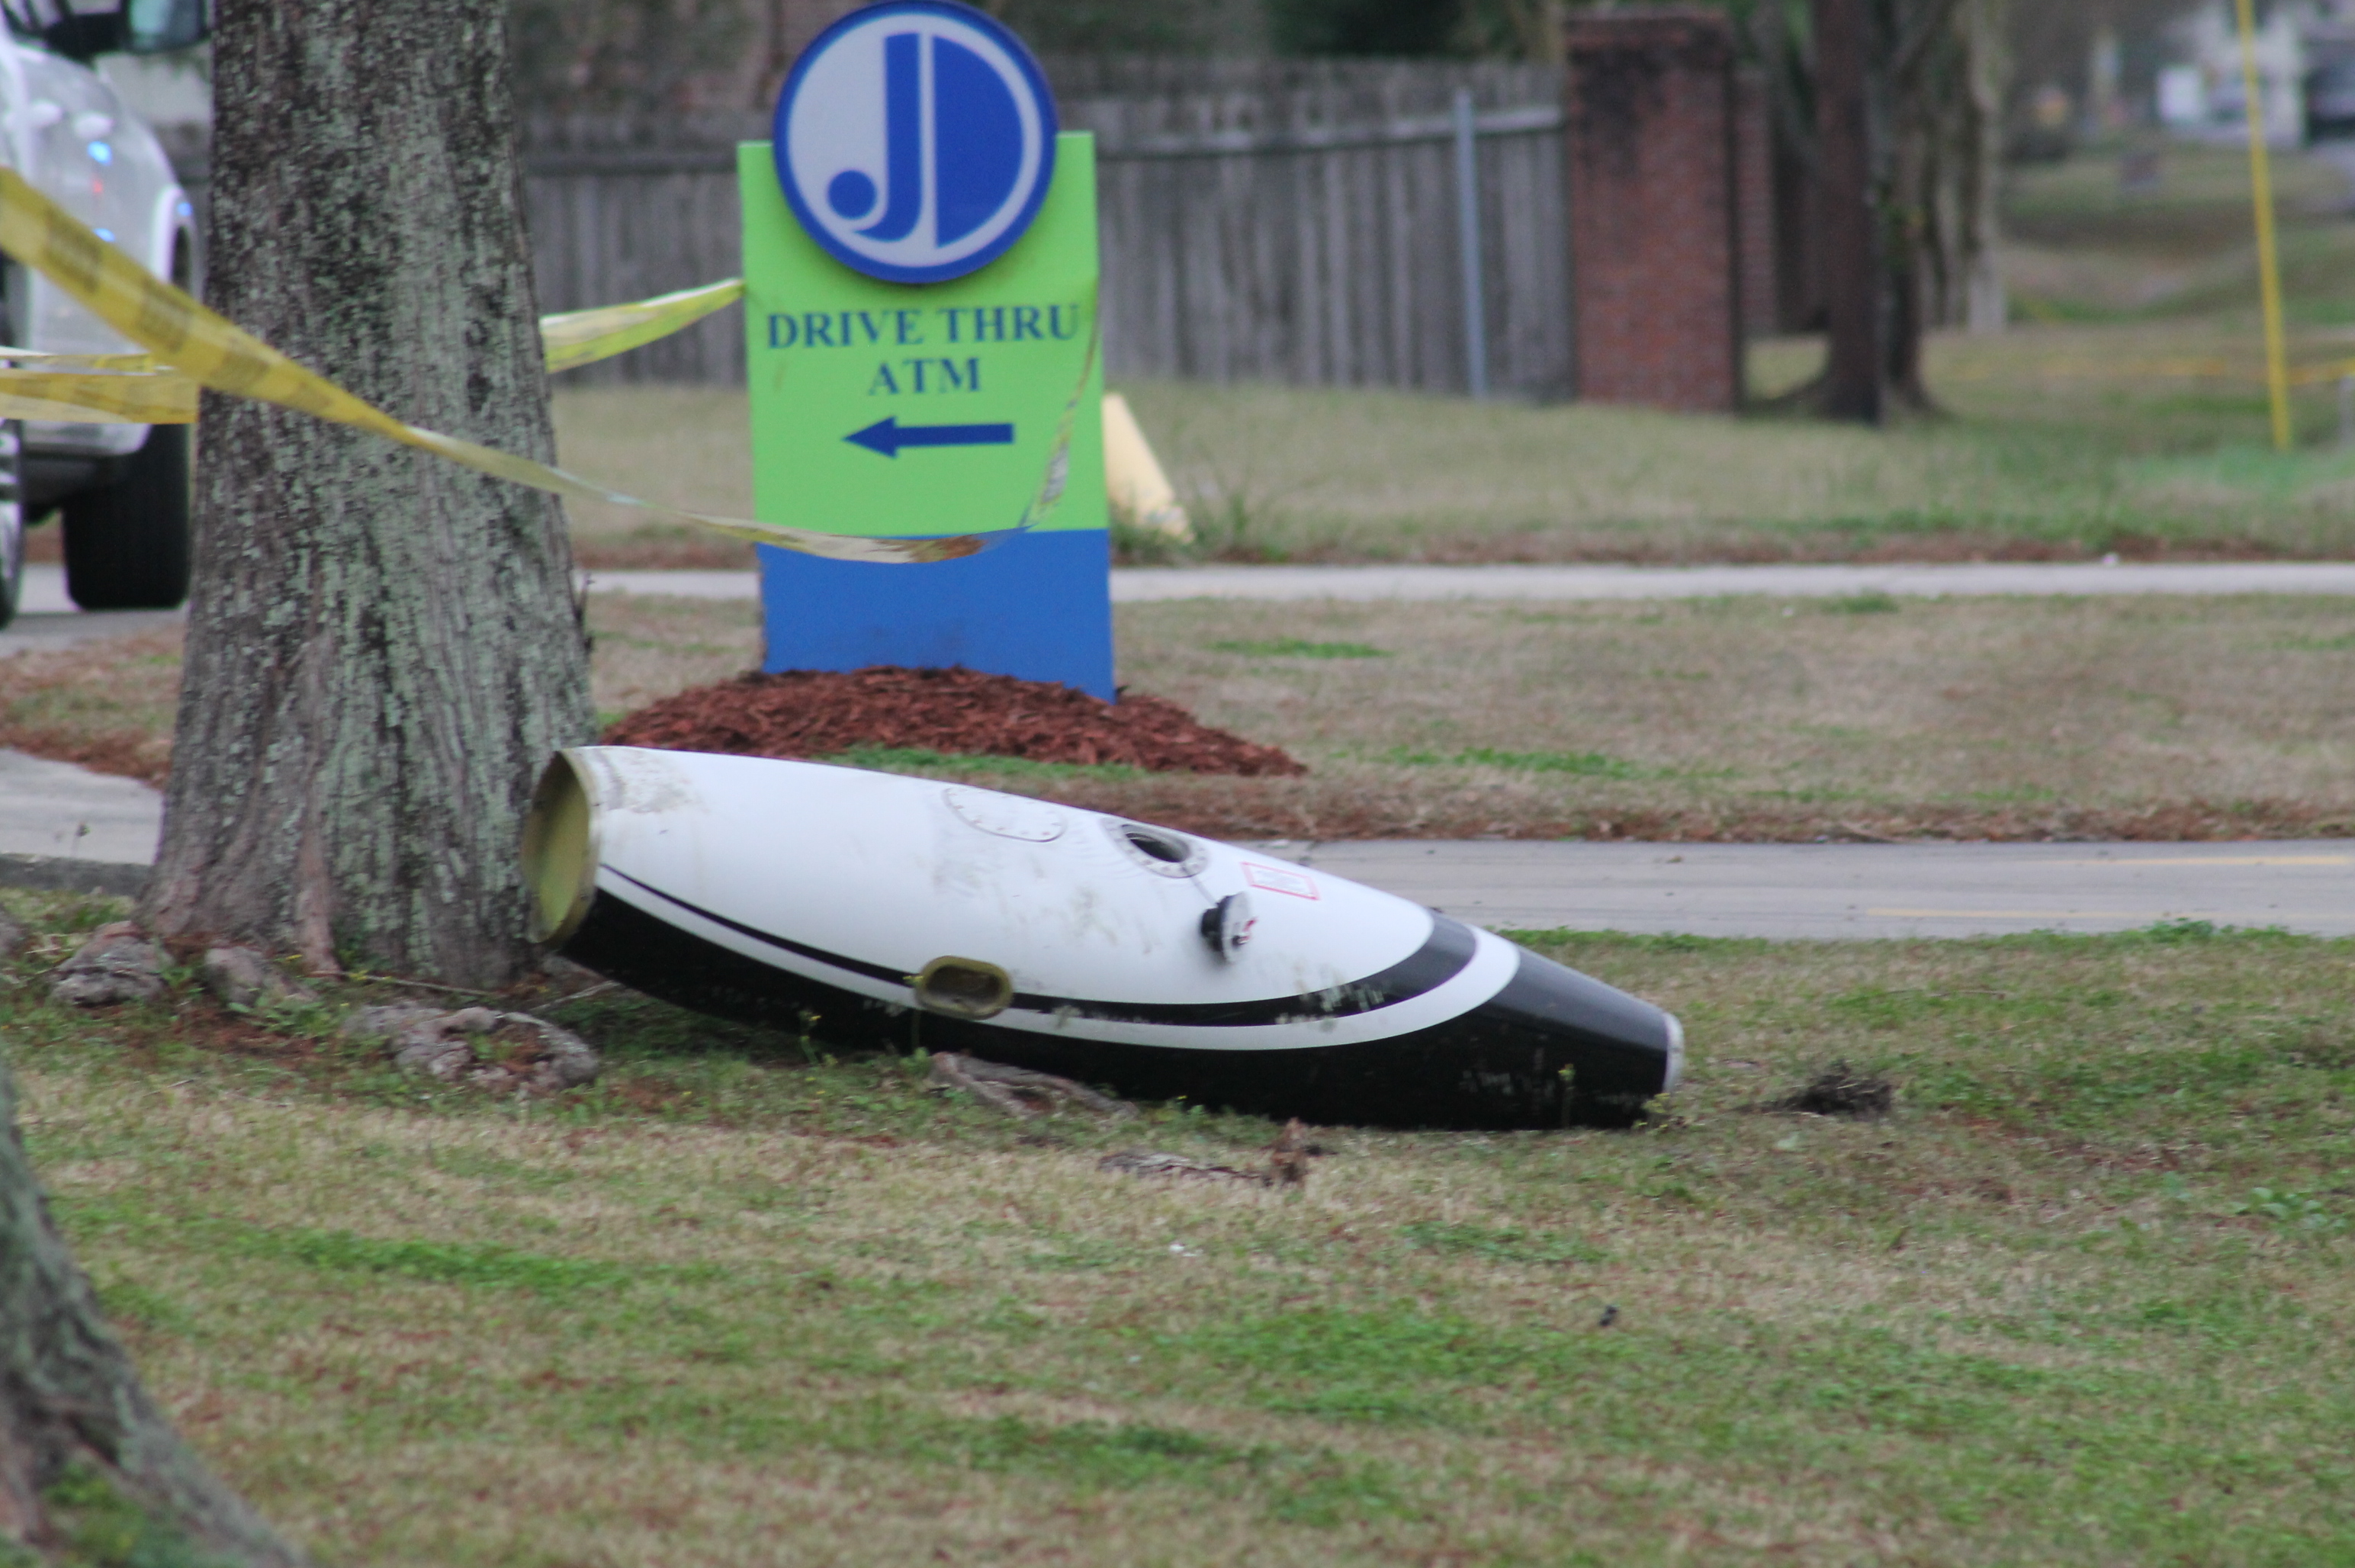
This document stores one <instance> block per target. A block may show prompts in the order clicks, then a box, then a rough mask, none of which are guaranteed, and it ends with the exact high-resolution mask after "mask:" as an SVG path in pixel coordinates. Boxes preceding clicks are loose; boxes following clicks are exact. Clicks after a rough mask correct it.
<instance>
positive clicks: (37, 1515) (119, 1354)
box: [0, 1067, 303, 1568]
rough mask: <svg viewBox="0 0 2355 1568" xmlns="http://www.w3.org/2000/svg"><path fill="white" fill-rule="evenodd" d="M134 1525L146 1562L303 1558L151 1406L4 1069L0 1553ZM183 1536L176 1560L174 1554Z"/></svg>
mask: <svg viewBox="0 0 2355 1568" xmlns="http://www.w3.org/2000/svg"><path fill="white" fill-rule="evenodd" d="M92 1514H97V1515H100V1516H101V1518H103V1519H104V1520H106V1521H108V1522H110V1523H112V1524H114V1525H115V1526H116V1527H117V1528H118V1530H119V1529H120V1528H121V1527H122V1525H123V1523H124V1522H125V1516H126V1515H129V1516H132V1518H133V1519H134V1520H136V1523H135V1526H134V1528H135V1530H136V1532H137V1534H138V1535H139V1536H140V1537H141V1542H142V1545H143V1546H152V1548H154V1549H153V1550H150V1551H147V1552H144V1557H143V1560H149V1561H156V1562H164V1561H171V1562H186V1561H192V1560H193V1559H194V1554H193V1553H191V1552H187V1551H186V1550H185V1548H186V1546H190V1545H193V1546H195V1547H197V1548H198V1549H200V1550H201V1551H202V1552H204V1553H206V1554H207V1557H206V1560H208V1561H213V1560H218V1559H224V1558H225V1559H227V1560H229V1561H230V1562H234V1563H250V1564H256V1565H263V1564H268V1565H273V1568H275V1565H281V1564H282V1565H287V1568H293V1565H294V1564H299V1563H302V1562H303V1557H302V1554H301V1553H300V1552H296V1551H294V1550H293V1548H292V1547H290V1546H288V1545H287V1544H286V1543H285V1542H284V1541H281V1540H279V1539H278V1537H277V1536H275V1535H273V1534H272V1532H271V1530H270V1527H269V1526H268V1525H266V1524H264V1523H262V1521H261V1519H260V1518H258V1517H257V1516H256V1515H255V1514H254V1512H253V1510H252V1509H250V1508H248V1507H247V1506H246V1505H245V1503H244V1502H243V1501H242V1500H240V1499H239V1498H238V1496H237V1494H236V1493H234V1492H232V1491H230V1490H229V1488H227V1487H226V1486H223V1485H222V1484H221V1482H220V1481H219V1480H218V1478H217V1477H214V1476H213V1474H212V1473H211V1472H210V1471H208V1470H207V1469H206V1468H205V1467H204V1465H203V1463H202V1462H201V1461H200V1460H198V1459H197V1456H195V1455H194V1454H193V1453H191V1452H190V1451H189V1450H188V1447H187V1445H186V1444H184V1443H182V1442H181V1441H180V1438H179V1435H177V1434H176V1433H175V1432H174V1431H173V1430H172V1426H171V1424H170V1423H169V1422H168V1421H166V1420H165V1417H164V1413H163V1412H162V1411H160V1410H159V1409H157V1408H156V1406H155V1401H154V1400H152V1399H150V1398H149V1397H148V1395H147V1392H146V1390H145V1389H144V1388H142V1387H141V1386H140V1383H139V1377H138V1374H137V1373H136V1372H134V1371H133V1370H132V1366H131V1360H130V1358H129V1357H128V1356H126V1355H124V1354H123V1347H122V1346H121V1345H120V1344H118V1343H117V1342H116V1341H115V1339H114V1336H113V1335H112V1334H111V1333H110V1332H108V1330H107V1328H106V1324H105V1322H104V1321H103V1320H102V1319H101V1317H100V1316H99V1311H98V1303H97V1300H96V1299H95V1298H94V1297H93V1296H92V1295H91V1288H90V1281H89V1280H88V1279H87V1278H86V1277H84V1275H83V1274H82V1272H81V1270H80V1268H78V1267H76V1266H75V1264H74V1261H73V1258H72V1257H71V1256H70V1255H69V1253H67V1251H66V1244H65V1240H64V1238H62V1237H61V1236H59V1234H58V1231H57V1227H56V1225H55V1224H53V1223H52V1222H51V1221H50V1219H49V1212H48V1203H47V1202H46V1200H44V1199H43V1198H42V1196H41V1189H40V1184H39V1183H38V1182H37V1180H35V1179H34V1176H33V1168H32V1166H31V1164H30V1163H29V1162H27V1159H26V1157H25V1145H24V1142H23V1140H22V1139H21V1138H20V1137H19V1136H17V1132H16V1086H15V1083H14V1082H13V1081H12V1079H11V1078H10V1076H9V1074H8V1072H7V1070H6V1069H5V1067H0V1556H5V1555H6V1553H5V1544H6V1543H13V1544H15V1545H17V1546H20V1547H24V1548H27V1549H29V1550H30V1551H32V1552H35V1553H36V1554H37V1555H38V1556H40V1557H42V1558H45V1559H46V1558H53V1557H58V1556H60V1555H64V1554H66V1553H67V1552H68V1549H69V1548H70V1547H71V1545H72V1544H73V1542H72V1537H73V1535H74V1534H75V1533H76V1531H75V1527H76V1525H77V1524H78V1523H81V1522H84V1521H87V1520H89V1519H90V1517H91V1515H92ZM175 1542H177V1543H178V1544H180V1545H181V1546H182V1548H183V1550H181V1551H180V1552H177V1553H174V1552H172V1551H170V1550H169V1548H170V1547H171V1546H172V1545H173V1544H174V1543H175Z"/></svg>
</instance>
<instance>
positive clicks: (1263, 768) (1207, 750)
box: [605, 665, 1307, 777]
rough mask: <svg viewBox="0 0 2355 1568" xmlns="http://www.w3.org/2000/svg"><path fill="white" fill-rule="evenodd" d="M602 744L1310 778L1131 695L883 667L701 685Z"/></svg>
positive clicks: (1287, 761)
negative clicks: (877, 753)
mask: <svg viewBox="0 0 2355 1568" xmlns="http://www.w3.org/2000/svg"><path fill="white" fill-rule="evenodd" d="M605 743H606V744H607V745H611V746H658V747H664V748H666V749H669V750H672V751H680V752H731V753H734V754H737V755H741V756H752V757H830V756H837V755H839V754H841V753H843V752H852V751H856V750H858V749H860V748H866V747H876V748H883V749H887V750H917V751H924V752H935V753H956V752H972V753H981V754H986V755H989V756H996V757H1012V758H1018V759H1020V760H1022V761H1025V762H1034V763H1075V764H1078V765H1080V766H1083V767H1093V766H1101V765H1112V766H1116V767H1123V768H1142V769H1146V770H1149V771H1152V772H1177V773H1233V774H1241V775H1243V776H1246V777H1257V776H1268V775H1282V774H1295V773H1305V772H1306V771H1307V770H1305V768H1303V767H1302V766H1301V765H1300V764H1299V763H1297V762H1295V761H1294V760H1293V759H1292V758H1291V757H1289V756H1286V755H1285V754H1284V752H1283V751H1282V750H1281V749H1280V748H1277V747H1274V746H1263V745H1260V744H1258V743H1256V742H1254V741H1246V740H1244V739H1243V738H1242V737H1241V736H1240V735H1231V734H1229V733H1227V732H1226V731H1223V730H1214V729H1212V728H1210V727H1209V725H1206V724H1203V723H1201V722H1200V721H1199V720H1197V719H1195V717H1194V716H1193V715H1192V714H1190V713H1188V712H1187V711H1186V710H1185V709H1182V708H1180V707H1178V706H1177V704H1175V703H1173V702H1170V701H1168V700H1167V699H1163V698H1158V697H1150V696H1146V695H1143V694H1139V693H1131V694H1129V695H1127V696H1125V697H1124V699H1123V700H1121V701H1120V702H1118V703H1110V702H1105V701H1103V699H1099V698H1094V697H1090V696H1089V695H1088V694H1087V693H1085V692H1083V691H1074V690H1073V689H1071V688H1070V687H1068V686H1059V685H1056V684H1055V683H1053V682H1051V681H1040V680H1018V679H1016V678H1014V677H1012V676H1005V675H983V674H981V673H979V672H978V671H975V670H969V669H964V668H952V669H903V668H900V667H892V666H882V665H878V666H873V667H869V668H867V669H861V670H849V671H830V670H786V671H783V672H782V673H780V674H776V675H744V676H739V677H736V678H735V679H734V680H730V681H724V682H721V683H720V684H719V685H717V686H706V687H698V688H696V689H694V690H691V691H683V692H680V693H679V694H678V695H677V696H676V697H670V698H666V699H664V700H662V701H660V702H656V703H654V704H652V705H650V706H648V707H645V708H642V709H639V710H638V711H637V712H635V713H633V714H631V715H630V716H629V717H628V718H627V719H624V720H622V721H621V722H620V723H619V724H616V725H614V726H613V728H612V729H610V730H608V731H606V732H605Z"/></svg>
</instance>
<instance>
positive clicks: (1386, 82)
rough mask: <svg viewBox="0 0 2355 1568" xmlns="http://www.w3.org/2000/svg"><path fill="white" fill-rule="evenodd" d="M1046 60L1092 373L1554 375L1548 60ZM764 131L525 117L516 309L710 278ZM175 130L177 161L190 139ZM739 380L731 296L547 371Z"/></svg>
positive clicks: (1397, 378) (735, 243) (1555, 256)
mask: <svg viewBox="0 0 2355 1568" xmlns="http://www.w3.org/2000/svg"><path fill="white" fill-rule="evenodd" d="M1049 69H1050V75H1051V76H1052V77H1053V78H1054V81H1055V91H1056V96H1057V100H1058V104H1059V107H1060V111H1061V113H1062V117H1063V121H1064V123H1065V125H1066V126H1067V128H1069V129H1072V130H1083V131H1092V132H1094V133H1095V134H1096V145H1097V169H1098V176H1097V177H1098V204H1099V208H1100V213H1101V233H1102V240H1103V280H1104V281H1103V311H1104V356H1105V368H1106V370H1107V373H1108V374H1109V375H1110V376H1112V377H1113V378H1114V379H1115V380H1117V379H1120V378H1123V377H1136V376H1159V377H1185V378H1193V379H1205V380H1213V381H1225V380H1240V379H1268V380H1279V381H1291V382H1297V383H1303V384H1309V385H1325V386H1389V387H1410V388H1419V389H1429V390H1435V391H1463V390H1466V389H1469V388H1471V387H1472V385H1473V384H1474V382H1475V379H1478V378H1481V376H1482V372H1484V371H1485V379H1486V381H1487V385H1488V386H1489V387H1491V388H1493V389H1497V390H1503V391H1513V392H1519V393H1524V394H1540V395H1545V394H1556V393H1563V394H1566V393H1567V391H1568V390H1569V388H1570V385H1571V379H1572V344H1571V340H1570V310H1569V291H1570V283H1569V276H1568V249H1567V242H1566V239H1565V229H1566V225H1565V222H1564V214H1563V177H1562V163H1561V81H1560V78H1559V75H1558V73H1556V72H1554V71H1552V70H1550V69H1545V68H1543V67H1529V66H1504V65H1455V64H1446V63H1423V62H1412V63H1401V62H1388V61H1381V62H1357V61H1214V60H1119V59H1114V60H1086V59H1081V60H1070V59H1065V60H1052V61H1050V62H1049ZM768 134H769V125H768V121H767V118H766V116H764V115H759V114H725V113H723V114H690V115H669V116H663V117H660V118H621V117H611V116H600V117H578V118H564V119H542V120H537V121H534V122H532V123H530V124H529V125H528V127H527V133H526V140H525V146H526V154H525V160H526V161H525V167H526V179H525V188H526V199H527V206H528V210H529V217H530V223H531V234H532V243H533V246H534V249H535V251H536V253H537V255H538V271H539V289H540V304H541V308H542V309H544V310H549V311H560V310H574V309H579V308H581V307H583V306H587V305H593V304H613V303H615V302H618V301H623V300H630V299H641V298H645V297H646V296H647V295H650V294H656V293H666V292H667V291H669V290H673V289H680V288H687V287H689V286H691V285H693V284H697V283H709V282H710V281H711V280H713V279H715V278H724V277H730V276H732V275H734V273H735V272H737V271H738V270H739V268H740V265H741V261H740V257H739V251H738V247H739V243H740V230H739V219H738V212H737V194H736V182H735V148H736V144H738V143H739V142H742V141H757V140H763V139H765V138H766V137H767V136H768ZM176 151H178V152H180V154H181V156H182V158H183V164H182V167H183V171H184V173H186V174H191V175H196V176H199V177H200V176H201V153H200V150H199V149H197V148H194V147H188V148H182V149H176ZM1467 154H1468V155H1469V156H1468V157H1467ZM1467 168H1468V169H1469V171H1470V173H1471V176H1472V177H1471V178H1470V180H1469V181H1467V180H1466V178H1465V174H1466V171H1467ZM1467 197H1469V199H1467ZM1475 279H1476V280H1477V283H1478V286H1477V287H1476V288H1473V287H1469V286H1467V285H1468V284H1469V283H1471V282H1472V281H1473V280H1475ZM743 377H744V345H743V326H742V320H741V313H740V312H739V311H737V310H733V309H731V310H730V311H727V312H724V313H722V314H721V315H717V316H714V317H712V318H711V319H709V320H708V321H706V322H704V323H702V324H700V325H698V326H695V327H692V328H690V329H688V330H687V331H686V332H683V333H680V334H678V335H677V336H674V337H671V338H668V339H666V340H665V341H663V342H660V343H656V344H653V345H651V346H649V347H645V348H641V349H638V350H636V351H635V352H634V353H631V354H628V355H625V356H623V357H621V358H619V359H615V360H612V361H608V362H607V363H606V364H603V365H601V366H597V367H593V368H589V369H586V370H581V371H575V372H572V373H570V376H569V378H568V381H569V383H570V384H573V385H578V384H581V383H582V382H584V381H640V380H655V381H700V382H719V383H741V381H742V379H743Z"/></svg>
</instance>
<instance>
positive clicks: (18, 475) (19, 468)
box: [0, 420, 25, 626]
mask: <svg viewBox="0 0 2355 1568" xmlns="http://www.w3.org/2000/svg"><path fill="white" fill-rule="evenodd" d="M24 597H25V427H24V426H23V425H22V424H21V423H19V422H18V421H16V420H0V626H5V625H6V624H8V623H9V622H11V621H13V620H15V619H16V606H17V604H18V603H20V602H21V601H22V600H23V599H24Z"/></svg>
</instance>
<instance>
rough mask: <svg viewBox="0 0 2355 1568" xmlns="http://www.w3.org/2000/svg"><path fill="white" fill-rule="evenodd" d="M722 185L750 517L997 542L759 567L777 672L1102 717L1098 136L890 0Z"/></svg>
mask: <svg viewBox="0 0 2355 1568" xmlns="http://www.w3.org/2000/svg"><path fill="white" fill-rule="evenodd" d="M738 175H739V179H740V182H741V187H742V191H743V204H744V284H745V323H746V332H747V334H748V341H747V344H746V347H747V349H748V354H747V359H748V364H749V373H750V381H751V419H752V457H753V489H754V506H755V509H756V512H757V515H758V516H760V517H762V518H764V519H768V520H772V521H776V522H784V523H791V524H794V526H796V527H801V528H824V529H826V530H829V531H831V532H836V533H846V534H862V535H868V536H883V535H889V536H895V537H932V536H941V535H950V534H981V535H985V536H990V547H989V548H988V549H985V550H983V551H982V552H981V553H980V554H978V555H975V556H970V557H967V558H965V559H964V560H954V561H948V562H943V563H941V564H937V565H929V566H881V565H875V564H872V563H866V562H856V561H835V560H819V559H817V558H815V557H813V556H806V555H800V554H795V553H793V552H791V551H786V550H780V549H769V548H766V547H763V548H762V550H761V558H762V559H761V568H762V601H763V605H764V613H765V615H766V620H767V632H768V656H767V658H766V661H765V667H766V668H768V669H772V670H780V669H856V668H858V667H860V666H863V665H870V664H894V665H914V666H933V667H937V666H945V665H954V664H961V665H964V666H967V667H971V668H974V669H980V670H986V671H989V672H992V673H995V674H1002V675H1014V676H1020V677H1024V678H1025V679H1029V680H1053V681H1061V682H1063V683H1065V684H1067V685H1071V686H1075V687H1078V688H1081V689H1082V690H1086V691H1090V692H1093V693H1094V694H1095V695H1097V696H1099V697H1103V698H1106V699H1109V698H1111V697H1112V696H1113V664H1112V607H1111V593H1110V581H1109V576H1108V573H1109V570H1110V556H1109V547H1108V537H1107V535H1106V532H1105V503H1104V483H1103V422H1102V406H1103V369H1102V364H1101V353H1100V350H1101V347H1102V345H1101V343H1100V342H1099V340H1098V337H1097V328H1096V211H1095V161H1094V148H1093V144H1092V140H1091V138H1089V137H1087V136H1084V135H1060V134H1059V133H1058V132H1057V128H1056V123H1055V111H1054V103H1053V101H1052V100H1051V99H1050V97H1049V95H1048V92H1047V88H1046V83H1045V80H1044V79H1043V78H1042V77H1041V76H1040V75H1039V69H1038V66H1037V64H1036V63H1035V62H1034V61H1033V60H1032V59H1031V58H1030V56H1029V54H1028V51H1027V50H1025V49H1024V48H1023V47H1022V45H1021V43H1020V41H1019V40H1018V39H1017V38H1016V37H1014V36H1013V34H1011V33H1009V32H1007V30H1006V29H1005V28H1004V27H1001V26H999V25H998V24H997V23H996V22H995V21H993V20H992V19H991V18H990V17H988V16H985V15H984V14H982V13H981V12H979V11H975V10H973V9H971V8H969V7H967V6H964V5H955V4H951V3H948V0H885V3H884V4H881V5H870V6H868V7H867V8H865V9H863V10H859V11H856V12H853V13H852V14H851V15H850V16H847V17H846V18H844V19H843V20H842V21H841V22H839V23H837V24H836V25H835V26H834V27H832V28H830V29H828V30H827V31H826V33H825V34H823V35H822V36H820V37H819V38H818V39H817V40H816V41H815V43H813V44H812V45H811V46H810V48H808V49H807V50H806V51H805V53H804V54H803V56H802V58H801V59H800V61H799V62H798V63H797V64H796V65H795V67H794V72H793V74H792V76H791V77H789V78H788V79H787V80H786V82H785V88H784V91H783V94H782V95H781V96H780V98H779V100H778V104H777V118H776V129H775V139H774V141H773V143H771V144H747V145H746V146H744V147H742V148H741V150H740V152H739V155H738Z"/></svg>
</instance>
